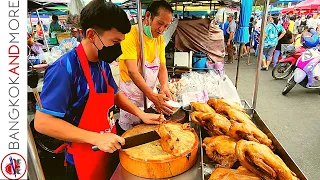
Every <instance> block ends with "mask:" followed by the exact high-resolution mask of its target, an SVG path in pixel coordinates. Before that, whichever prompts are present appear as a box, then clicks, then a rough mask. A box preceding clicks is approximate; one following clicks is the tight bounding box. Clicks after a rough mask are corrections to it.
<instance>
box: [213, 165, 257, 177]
mask: <svg viewBox="0 0 320 180" xmlns="http://www.w3.org/2000/svg"><path fill="white" fill-rule="evenodd" d="M209 180H260V178H259V176H257V175H255V174H254V173H252V172H250V171H248V170H247V169H246V168H244V167H242V166H240V167H239V168H238V169H227V168H217V169H215V170H214V171H213V173H212V174H211V176H210V178H209Z"/></svg>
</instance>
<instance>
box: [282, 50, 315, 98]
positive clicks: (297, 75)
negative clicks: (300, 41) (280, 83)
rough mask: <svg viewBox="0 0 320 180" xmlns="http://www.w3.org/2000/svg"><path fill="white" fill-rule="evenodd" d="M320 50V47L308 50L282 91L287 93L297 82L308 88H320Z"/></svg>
mask: <svg viewBox="0 0 320 180" xmlns="http://www.w3.org/2000/svg"><path fill="white" fill-rule="evenodd" d="M319 82H320V52H319V49H318V48H312V49H308V50H306V51H305V52H304V53H303V54H302V56H301V57H300V58H298V60H297V63H296V68H295V70H294V72H293V74H292V75H291V77H290V78H289V79H288V81H287V84H286V86H285V88H284V89H283V91H282V94H283V95H286V94H287V93H288V92H289V91H290V90H291V89H292V88H293V87H294V86H295V85H296V84H297V83H298V84H300V85H301V86H302V87H305V88H308V89H320V83H319Z"/></svg>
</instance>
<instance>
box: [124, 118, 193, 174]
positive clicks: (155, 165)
mask: <svg viewBox="0 0 320 180" xmlns="http://www.w3.org/2000/svg"><path fill="white" fill-rule="evenodd" d="M166 127H169V128H170V130H171V131H172V134H174V135H176V136H177V137H178V138H179V148H180V149H179V150H181V152H182V153H181V155H180V156H174V155H172V154H169V153H167V152H164V151H163V150H162V148H161V146H160V142H159V140H157V141H153V142H150V143H146V144H143V145H140V146H136V147H132V148H129V149H125V150H120V152H119V156H120V163H121V165H122V167H123V168H124V169H126V170H127V171H128V172H130V173H132V174H134V175H136V176H139V177H143V178H169V177H173V176H176V175H178V174H181V173H183V172H185V171H187V170H188V169H190V168H191V167H192V166H193V165H194V164H195V163H196V161H197V151H198V144H199V139H198V136H197V134H196V133H195V132H194V131H190V130H183V129H182V124H180V123H173V122H170V123H167V124H166ZM158 128H159V125H146V124H141V125H138V126H135V127H133V128H131V129H129V130H128V131H126V132H125V133H124V134H123V135H122V137H130V136H133V135H136V134H141V133H145V132H149V131H152V130H156V131H158Z"/></svg>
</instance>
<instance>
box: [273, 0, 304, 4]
mask: <svg viewBox="0 0 320 180" xmlns="http://www.w3.org/2000/svg"><path fill="white" fill-rule="evenodd" d="M301 1H303V0H279V1H277V2H275V3H273V4H282V3H284V4H286V3H290V2H291V3H297V2H301Z"/></svg>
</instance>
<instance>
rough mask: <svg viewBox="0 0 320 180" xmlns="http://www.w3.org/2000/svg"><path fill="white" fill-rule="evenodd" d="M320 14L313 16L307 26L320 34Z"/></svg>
mask: <svg viewBox="0 0 320 180" xmlns="http://www.w3.org/2000/svg"><path fill="white" fill-rule="evenodd" d="M319 15H320V13H315V14H313V16H312V18H310V19H309V20H308V21H307V26H308V28H312V29H315V30H317V31H318V33H319V34H320V19H319Z"/></svg>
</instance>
